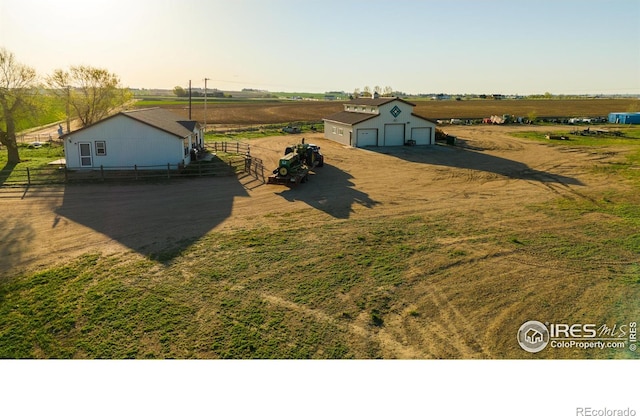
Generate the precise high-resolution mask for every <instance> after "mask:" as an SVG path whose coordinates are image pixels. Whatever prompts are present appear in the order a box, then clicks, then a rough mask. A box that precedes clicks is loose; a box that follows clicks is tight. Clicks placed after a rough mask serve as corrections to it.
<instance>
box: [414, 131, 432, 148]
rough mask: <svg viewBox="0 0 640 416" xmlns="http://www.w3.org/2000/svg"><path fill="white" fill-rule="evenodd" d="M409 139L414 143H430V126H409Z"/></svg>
mask: <svg viewBox="0 0 640 416" xmlns="http://www.w3.org/2000/svg"><path fill="white" fill-rule="evenodd" d="M411 139H412V140H415V141H416V144H418V145H420V144H431V127H413V128H411Z"/></svg>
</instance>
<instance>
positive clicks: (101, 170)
mask: <svg viewBox="0 0 640 416" xmlns="http://www.w3.org/2000/svg"><path fill="white" fill-rule="evenodd" d="M100 178H101V179H102V182H104V166H102V165H100Z"/></svg>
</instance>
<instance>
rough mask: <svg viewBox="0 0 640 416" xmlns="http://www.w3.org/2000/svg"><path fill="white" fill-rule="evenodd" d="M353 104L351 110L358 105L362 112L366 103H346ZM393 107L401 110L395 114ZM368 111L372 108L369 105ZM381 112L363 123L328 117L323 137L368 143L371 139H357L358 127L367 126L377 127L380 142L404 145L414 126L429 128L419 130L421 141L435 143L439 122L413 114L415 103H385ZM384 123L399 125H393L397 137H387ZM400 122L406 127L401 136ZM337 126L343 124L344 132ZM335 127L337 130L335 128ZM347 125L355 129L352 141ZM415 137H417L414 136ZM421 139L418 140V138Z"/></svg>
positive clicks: (346, 141)
mask: <svg viewBox="0 0 640 416" xmlns="http://www.w3.org/2000/svg"><path fill="white" fill-rule="evenodd" d="M348 106H350V110H351V111H354V107H355V108H357V109H358V111H357V112H358V113H362V111H361V110H360V108H361V107H367V106H363V105H362V104H359V105H357V106H354V105H345V109H346V108H347V107H348ZM394 107H397V108H398V110H400V111H399V112H397V111H394V113H395V114H392V110H393V109H394ZM368 110H369V111H371V110H370V108H369V109H368ZM377 112H378V113H379V116H378V117H374V118H371V119H369V120H366V121H363V122H361V123H358V124H355V125H353V126H349V125H345V124H339V123H334V122H330V121H325V132H324V137H325V138H327V139H329V140H334V141H337V142H338V143H342V144H344V145H351V146H357V147H363V146H368V145H369V143H370V141H369V140H365V141H364V142H363V143H365V144H362V143H361V142H360V141H357V140H356V139H357V137H356V135H357V134H358V131H360V130H365V129H375V130H377V131H378V135H377V144H376V145H377V146H390V145H402V144H404V141H405V140H407V139H409V138H411V135H412V131H414V130H413V129H427V130H428V131H425V130H416V134H417V135H418V136H419V138H420V139H419V143H418V144H434V143H435V129H436V126H435V124H434V123H432V122H430V121H428V120H425V119H423V118H420V117H416V116H414V115H413V106H412V105H411V104H408V103H405V102H402V101H398V100H396V101H391V102H388V103H386V104H384V105H381V106H380V107H378V111H377ZM385 125H398V127H391V128H390V129H391V130H390V131H391V134H392V135H393V134H395V135H396V139H395V140H393V136H392V137H390V138H389V139H387V138H386V137H385ZM400 125H404V129H403V133H402V134H403V138H402V139H400V138H398V137H399V136H398V135H399V134H400ZM337 126H341V127H342V128H343V129H344V135H343V136H339V134H338V130H337ZM334 127H336V131H335V132H333V128H334ZM348 129H351V130H353V131H355V133H354V136H353V137H354V138H353V140H352V142H349V137H350V136H349V135H348V134H347V133H346V132H347V130H348ZM425 135H429V136H430V137H429V139H428V141H427V140H426V138H425ZM414 140H415V139H414ZM416 141H418V140H416Z"/></svg>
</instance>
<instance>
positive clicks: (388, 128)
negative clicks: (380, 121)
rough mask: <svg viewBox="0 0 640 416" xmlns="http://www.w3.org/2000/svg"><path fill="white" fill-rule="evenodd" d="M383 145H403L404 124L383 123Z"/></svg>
mask: <svg viewBox="0 0 640 416" xmlns="http://www.w3.org/2000/svg"><path fill="white" fill-rule="evenodd" d="M384 146H404V124H385V125H384Z"/></svg>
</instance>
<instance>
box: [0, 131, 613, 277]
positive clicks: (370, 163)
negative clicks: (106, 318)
mask: <svg viewBox="0 0 640 416" xmlns="http://www.w3.org/2000/svg"><path fill="white" fill-rule="evenodd" d="M517 129H518V127H503V126H497V127H493V126H481V127H463V126H460V127H451V128H449V129H447V132H449V133H450V134H453V135H456V136H458V137H459V138H460V140H459V141H458V146H457V147H448V146H441V145H436V146H430V147H399V148H380V149H372V150H367V149H354V148H348V147H344V146H342V145H339V144H337V143H334V142H331V141H328V140H325V139H323V138H322V135H321V134H314V135H306V136H305V138H306V140H307V142H308V143H309V142H314V143H316V144H318V145H320V146H321V148H322V152H323V153H324V154H325V157H326V165H325V166H324V167H323V168H318V169H317V170H316V172H315V174H314V175H313V176H312V177H311V179H310V181H309V182H308V183H306V184H303V185H301V186H299V187H297V188H291V189H290V188H286V187H281V186H275V185H263V184H262V183H261V182H260V181H257V180H255V179H254V178H252V177H251V176H241V177H239V178H235V177H234V178H204V179H196V180H188V181H175V182H170V183H166V184H143V185H140V184H125V185H110V184H104V185H102V184H101V185H73V186H67V187H50V188H31V189H29V190H27V191H25V190H24V189H22V188H2V189H0V212H2V213H3V215H2V217H1V218H0V270H1V271H2V272H1V273H0V275H1V274H9V275H10V274H13V273H16V272H18V271H19V270H21V269H32V268H39V267H44V266H48V265H52V264H54V263H58V262H64V261H65V259H68V258H72V257H75V256H77V255H78V254H80V253H83V252H87V251H95V250H100V251H103V252H107V253H108V252H117V251H122V250H135V251H138V252H143V253H151V252H154V251H155V250H159V249H163V248H166V247H171V246H176V247H180V246H181V245H184V244H185V242H187V243H188V242H189V241H195V240H197V239H198V238H199V237H201V236H202V235H204V234H206V233H207V232H209V231H211V230H213V229H224V228H237V227H252V226H256V225H259V224H264V223H268V222H270V221H273V220H272V219H271V217H270V216H268V215H265V214H268V213H273V212H277V213H286V212H298V211H300V210H305V211H308V213H309V215H308V218H309V220H310V221H326V220H330V219H332V218H333V219H348V218H352V217H364V216H394V215H404V214H410V213H421V214H428V215H438V214H439V213H445V212H446V213H451V212H460V213H461V214H462V213H464V214H465V215H467V216H468V215H475V216H477V217H478V219H479V220H482V221H491V222H503V223H506V222H509V221H521V220H522V219H520V220H518V216H517V215H513V214H514V212H516V211H518V210H519V209H521V207H522V206H523V205H524V204H527V203H533V202H539V201H544V200H548V199H550V198H553V197H556V196H558V195H568V194H570V195H574V196H578V197H579V196H580V195H582V194H583V193H584V191H585V190H587V189H589V190H599V189H610V188H611V187H612V186H622V185H614V184H612V183H610V182H609V181H608V180H607V178H606V177H604V176H596V175H594V174H592V173H591V168H592V166H593V165H594V164H596V163H600V162H602V161H603V160H604V159H612V158H615V157H618V155H616V154H614V153H612V152H608V153H605V154H603V153H593V152H590V151H589V150H584V151H581V150H576V149H565V148H556V147H551V146H547V145H544V144H539V143H533V142H528V141H525V140H520V139H516V138H513V137H510V136H509V135H508V134H507V133H508V132H509V131H511V130H517ZM525 129H526V130H530V129H531V127H526V128H525ZM302 137H303V136H302V135H288V136H278V137H269V138H264V139H259V140H252V141H251V153H252V154H253V155H254V156H256V157H260V158H262V159H263V160H264V162H265V166H266V169H267V173H268V171H269V170H270V169H271V168H272V167H275V166H276V165H277V160H278V158H279V157H280V154H281V153H282V150H283V148H284V147H285V145H287V144H292V143H296V142H298V141H299V140H300V139H301V138H302Z"/></svg>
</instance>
